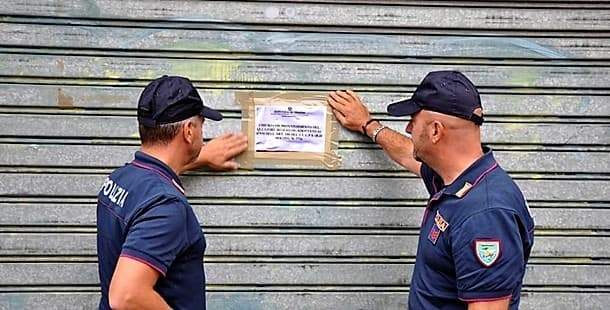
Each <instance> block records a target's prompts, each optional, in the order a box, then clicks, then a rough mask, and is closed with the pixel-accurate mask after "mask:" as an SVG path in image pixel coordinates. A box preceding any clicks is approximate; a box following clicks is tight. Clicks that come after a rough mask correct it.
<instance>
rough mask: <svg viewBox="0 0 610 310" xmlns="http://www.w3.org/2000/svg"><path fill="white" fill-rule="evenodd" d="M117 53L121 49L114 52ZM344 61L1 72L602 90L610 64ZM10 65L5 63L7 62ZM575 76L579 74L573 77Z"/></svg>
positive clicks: (39, 59) (47, 61)
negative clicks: (456, 79)
mask: <svg viewBox="0 0 610 310" xmlns="http://www.w3.org/2000/svg"><path fill="white" fill-rule="evenodd" d="M117 54H120V52H117ZM426 62H429V61H426V60H421V61H414V62H411V61H400V62H395V63H387V62H372V61H366V60H363V61H360V62H346V61H341V60H340V59H333V60H332V61H325V62H324V61H316V59H312V60H311V61H298V60H297V61H288V60H249V59H247V58H246V59H228V60H227V59H198V58H182V59H180V58H178V59H176V58H148V57H146V58H141V57H126V56H114V57H112V56H72V55H34V54H0V74H2V75H5V76H12V75H17V76H48V77H62V78H75V79H92V78H106V79H127V80H150V79H153V78H156V77H158V76H161V75H163V74H172V75H186V76H189V77H190V78H191V79H192V80H193V81H206V82H229V81H231V82H237V83H248V84H250V83H271V84H272V83H292V84H335V85H336V84H339V85H345V84H348V85H349V84H374V85H381V84H389V85H409V86H413V85H417V84H419V82H420V81H421V80H422V79H423V78H424V77H425V76H426V74H427V73H428V72H430V71H436V70H458V71H462V72H463V73H464V74H466V75H468V76H469V77H470V78H471V79H472V81H473V82H474V83H475V84H476V85H477V86H482V87H494V86H495V87H545V88H546V87H553V88H559V87H564V88H578V87H581V88H605V87H607V86H608V82H610V70H608V68H610V66H607V65H605V64H604V65H597V66H591V67H589V66H576V65H573V66H540V65H538V64H533V63H528V64H523V65H518V64H517V65H512V64H507V65H505V64H504V63H502V62H501V61H500V62H496V63H481V62H480V61H468V62H467V61H459V62H454V63H448V64H437V63H426ZM9 64H10V65H9ZM575 77H578V78H575Z"/></svg>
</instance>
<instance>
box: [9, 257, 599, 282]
mask: <svg viewBox="0 0 610 310" xmlns="http://www.w3.org/2000/svg"><path fill="white" fill-rule="evenodd" d="M205 270H206V279H207V283H208V284H210V285H243V286H254V285H261V286H263V285H285V286H298V285H307V286H310V285H314V286H354V285H359V286H406V285H408V284H409V280H410V279H411V273H412V272H413V264H412V263H403V262H396V263H376V262H373V263H370V262H366V261H362V262H359V263H354V262H350V263H340V264H336V263H315V262H312V263H309V262H307V263H299V262H294V263H287V262H271V263H263V262H253V263H249V262H237V263H236V262H222V263H218V262H207V263H206V267H205ZM608 281H610V266H608V265H589V266H584V265H576V264H555V265H546V264H530V265H528V266H527V273H526V276H525V279H524V285H527V286H530V285H548V286H562V285H565V284H566V283H570V284H572V285H575V286H603V285H606V284H607V283H608ZM70 284H78V285H91V286H93V285H96V284H98V275H97V264H96V263H93V262H66V263H47V262H40V263H13V262H11V263H2V268H0V285H3V286H14V285H70Z"/></svg>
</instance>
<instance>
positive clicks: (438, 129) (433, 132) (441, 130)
mask: <svg viewBox="0 0 610 310" xmlns="http://www.w3.org/2000/svg"><path fill="white" fill-rule="evenodd" d="M444 134H445V125H444V124H443V123H442V122H441V121H439V120H433V121H432V122H430V124H429V125H428V139H429V140H430V142H432V143H434V144H436V143H438V142H439V141H441V139H442V138H443V135H444Z"/></svg>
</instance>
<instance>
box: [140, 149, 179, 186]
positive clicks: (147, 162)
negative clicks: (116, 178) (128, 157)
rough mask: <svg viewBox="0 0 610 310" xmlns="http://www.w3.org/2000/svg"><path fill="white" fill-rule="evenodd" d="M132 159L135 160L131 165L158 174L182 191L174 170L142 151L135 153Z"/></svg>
mask: <svg viewBox="0 0 610 310" xmlns="http://www.w3.org/2000/svg"><path fill="white" fill-rule="evenodd" d="M134 157H135V158H134V160H133V162H132V163H133V164H135V165H136V166H140V167H142V168H145V169H149V170H152V171H153V172H156V173H158V174H160V175H161V177H164V178H166V179H168V181H171V182H174V183H176V184H177V185H178V186H179V187H180V189H181V191H183V190H182V182H181V181H180V178H179V177H178V175H176V173H175V172H174V170H172V168H170V167H169V166H168V165H166V164H165V163H164V162H162V161H160V160H158V159H156V158H154V157H153V156H150V155H148V154H146V153H144V152H142V151H136V154H135V156H134Z"/></svg>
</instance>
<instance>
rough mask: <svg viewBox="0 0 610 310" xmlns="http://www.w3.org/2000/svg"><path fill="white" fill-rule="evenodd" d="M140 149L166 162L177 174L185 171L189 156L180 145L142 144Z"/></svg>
mask: <svg viewBox="0 0 610 310" xmlns="http://www.w3.org/2000/svg"><path fill="white" fill-rule="evenodd" d="M140 151H142V152H143V153H145V154H147V155H149V156H152V157H154V158H156V159H158V160H159V161H161V162H163V163H164V164H166V165H167V166H168V167H170V168H171V169H172V171H174V173H175V174H176V175H180V174H181V173H182V172H183V171H184V167H185V166H186V163H188V161H189V158H187V157H188V156H185V154H187V152H185V151H184V150H181V149H180V146H176V145H173V143H170V144H168V145H156V144H155V145H142V146H141V148H140Z"/></svg>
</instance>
